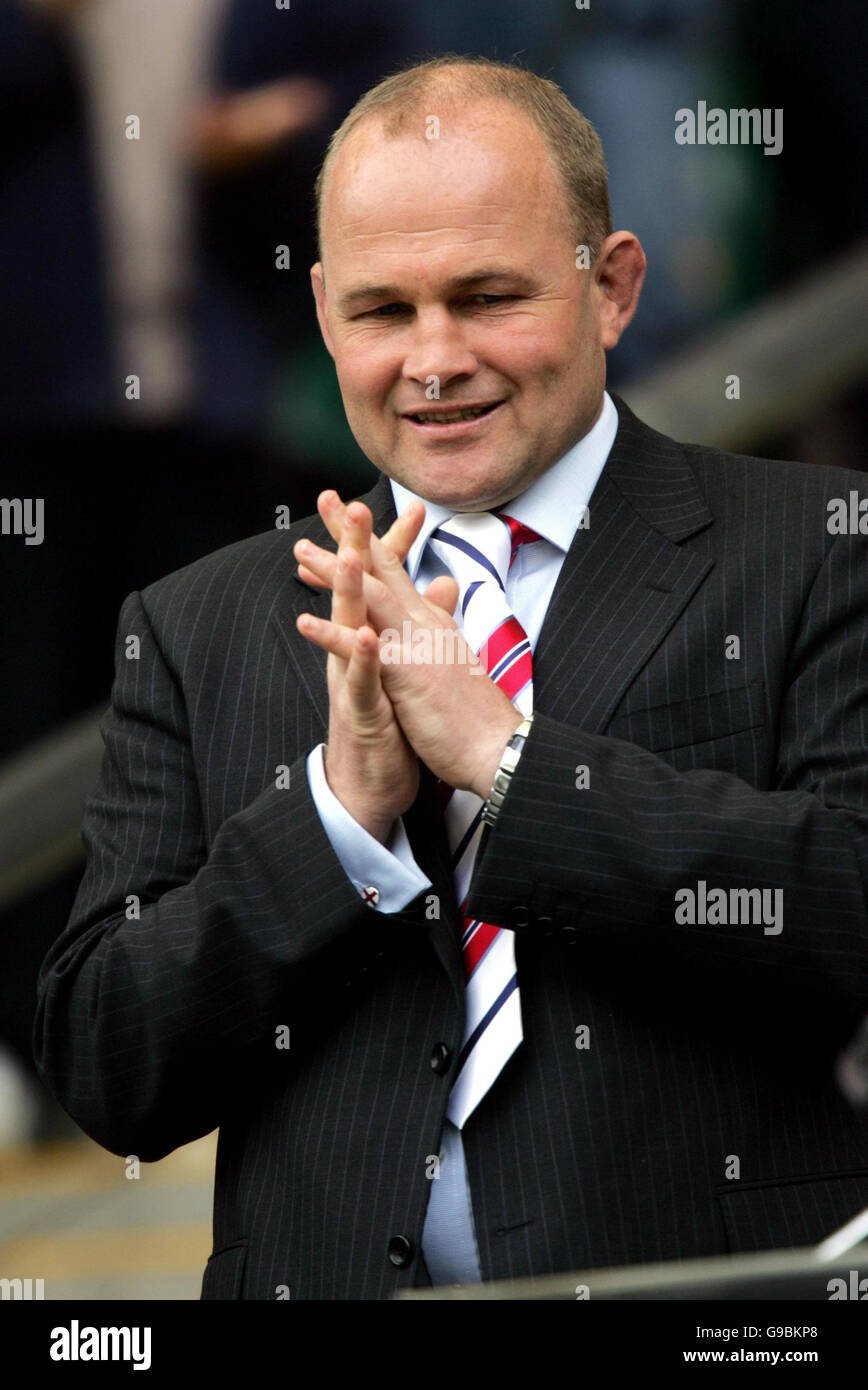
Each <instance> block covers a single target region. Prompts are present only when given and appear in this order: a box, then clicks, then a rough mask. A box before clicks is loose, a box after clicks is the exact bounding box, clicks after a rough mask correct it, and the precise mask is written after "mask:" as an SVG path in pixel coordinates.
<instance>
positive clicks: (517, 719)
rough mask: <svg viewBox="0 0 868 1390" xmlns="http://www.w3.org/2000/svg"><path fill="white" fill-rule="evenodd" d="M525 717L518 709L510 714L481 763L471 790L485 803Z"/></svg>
mask: <svg viewBox="0 0 868 1390" xmlns="http://www.w3.org/2000/svg"><path fill="white" fill-rule="evenodd" d="M523 719H524V715H522V714H519V712H518V710H517V709H513V710H512V711H511V713H508V714H507V715H506V716H505V718H504V721H503V723H502V724H500V725H499V727H498V732H497V736H496V737H495V738H494V739H493V740H492V742H491V744H490V746H489V748H488V751H487V752H486V755H485V758H484V759H483V760H482V761H481V762H480V764H479V766H478V768H477V770H476V774H475V776H474V779H473V781H472V783H471V787H470V790H471V791H473V792H475V793H476V795H477V796H478V797H480V798H481V799H482V800H483V801H487V800H488V796H489V793H490V791H491V788H492V785H493V783H494V776H495V773H496V772H497V769H498V768H499V767H500V763H501V759H502V758H503V755H504V752H505V751H506V745H507V744H508V743H509V740H510V739H511V738H512V736H513V734H514V733H515V731H516V729H518V728H519V726H520V725H521V723H522V720H523Z"/></svg>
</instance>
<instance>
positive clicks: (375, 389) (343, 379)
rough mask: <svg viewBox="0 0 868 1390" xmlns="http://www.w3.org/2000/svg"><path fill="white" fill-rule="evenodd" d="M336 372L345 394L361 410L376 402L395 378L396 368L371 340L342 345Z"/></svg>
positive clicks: (342, 392) (338, 354)
mask: <svg viewBox="0 0 868 1390" xmlns="http://www.w3.org/2000/svg"><path fill="white" fill-rule="evenodd" d="M335 371H336V373H337V378H338V383H339V385H340V388H341V394H342V395H343V397H344V399H345V400H347V401H350V400H351V401H353V402H354V403H355V405H356V408H357V409H358V410H363V409H365V408H366V407H367V408H370V407H371V406H372V405H376V404H377V402H378V401H380V400H381V399H382V397H383V395H384V394H385V393H386V392H387V391H388V390H389V388H390V386H391V384H392V382H393V381H394V367H393V365H392V364H391V363H390V362H388V361H387V359H386V354H385V353H383V352H382V351H381V350H380V351H378V350H377V348H376V347H375V346H372V345H370V344H368V343H365V344H364V345H362V344H361V343H359V344H353V343H349V344H342V345H341V348H340V350H339V351H337V352H336V353H335Z"/></svg>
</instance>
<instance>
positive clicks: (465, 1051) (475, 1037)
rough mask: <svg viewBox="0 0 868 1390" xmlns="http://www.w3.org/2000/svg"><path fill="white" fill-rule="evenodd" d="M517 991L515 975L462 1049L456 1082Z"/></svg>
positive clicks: (516, 977) (516, 976)
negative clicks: (493, 1023) (482, 1039)
mask: <svg viewBox="0 0 868 1390" xmlns="http://www.w3.org/2000/svg"><path fill="white" fill-rule="evenodd" d="M516 989H518V975H513V977H512V979H511V980H510V981H509V983H508V984H507V985H505V986H504V988H503V989H502V990H501V991H500V994H499V995H498V996H497V998H496V999H495V1001H494V1003H493V1004H492V1006H491V1008H490V1009H489V1010H488V1013H487V1014H485V1015H483V1017H482V1018H481V1019H480V1020H479V1022H478V1023H477V1025H476V1027H475V1028H474V1030H473V1032H472V1033H471V1034H470V1037H469V1038H468V1039H467V1042H466V1043H465V1044H464V1046H463V1047H462V1049H461V1053H460V1056H459V1058H458V1067H457V1070H456V1072H455V1080H457V1079H458V1075H459V1073H460V1071H461V1069H462V1067H463V1066H464V1063H465V1062H466V1061H467V1058H468V1057H469V1056H470V1054H471V1052H472V1051H473V1049H474V1047H475V1046H476V1044H477V1042H478V1041H479V1039H480V1038H481V1037H482V1034H483V1033H484V1032H485V1030H486V1028H487V1027H488V1025H489V1023H490V1022H491V1020H492V1019H493V1018H494V1016H495V1014H498V1013H499V1012H500V1010H501V1009H502V1008H503V1006H504V1004H505V1003H506V1001H507V999H508V998H509V996H510V995H511V994H512V993H513V991H514V990H516ZM452 1084H453V1085H454V1084H455V1081H453V1083H452Z"/></svg>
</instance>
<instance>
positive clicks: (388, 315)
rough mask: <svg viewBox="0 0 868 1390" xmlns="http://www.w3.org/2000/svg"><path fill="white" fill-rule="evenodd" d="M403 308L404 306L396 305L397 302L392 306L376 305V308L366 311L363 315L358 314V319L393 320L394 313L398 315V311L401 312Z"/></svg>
mask: <svg viewBox="0 0 868 1390" xmlns="http://www.w3.org/2000/svg"><path fill="white" fill-rule="evenodd" d="M404 307H405V306H404V305H403V304H398V303H397V302H396V303H394V304H378V305H377V307H376V309H366V310H365V312H364V313H362V314H359V318H360V319H370V318H384V319H393V318H394V317H395V314H396V313H400V311H401V310H402V309H403V308H404ZM390 311H392V312H390Z"/></svg>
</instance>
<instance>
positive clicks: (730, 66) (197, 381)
mask: <svg viewBox="0 0 868 1390" xmlns="http://www.w3.org/2000/svg"><path fill="white" fill-rule="evenodd" d="M279 4H280V0H146V3H142V0H0V116H2V128H3V131H4V142H3V148H4V150H5V153H0V257H2V277H0V429H2V440H3V449H2V472H0V494H2V497H4V498H8V499H12V498H43V499H44V508H45V536H44V540H43V542H42V544H41V545H27V544H25V539H24V536H22V535H14V534H8V535H5V534H4V535H0V622H2V638H0V1275H16V1276H19V1277H33V1278H43V1279H45V1281H46V1297H51V1298H66V1297H82V1298H128V1297H146V1298H197V1297H198V1295H199V1287H200V1282H201V1273H202V1269H203V1267H204V1263H205V1260H206V1258H207V1256H208V1253H209V1251H210V1213H211V1179H212V1175H213V1162H214V1148H215V1144H214V1136H209V1137H208V1138H207V1139H205V1140H202V1141H200V1142H199V1143H198V1144H195V1145H190V1146H188V1147H187V1148H186V1149H184V1150H179V1151H178V1152H177V1153H175V1154H173V1155H171V1156H170V1157H169V1158H168V1159H166V1160H164V1161H163V1162H162V1163H160V1164H153V1165H151V1164H149V1165H142V1170H141V1173H140V1174H139V1175H138V1176H137V1177H136V1176H135V1175H134V1174H131V1173H130V1172H129V1171H128V1170H127V1168H126V1167H125V1164H124V1161H123V1160H122V1159H119V1158H116V1157H114V1156H113V1155H110V1154H107V1153H106V1152H105V1151H103V1150H101V1149H99V1148H98V1147H97V1146H96V1145H94V1144H93V1143H92V1142H91V1141H89V1140H87V1139H86V1138H85V1137H84V1136H83V1135H81V1134H80V1133H79V1131H78V1130H77V1128H76V1127H75V1125H74V1124H73V1123H72V1121H70V1120H69V1119H67V1117H66V1116H65V1115H64V1114H63V1113H62V1112H61V1111H60V1109H59V1107H58V1106H57V1105H56V1103H55V1102H54V1101H53V1099H52V1098H51V1097H50V1096H49V1095H48V1094H47V1093H46V1092H45V1090H44V1088H43V1087H42V1085H41V1083H40V1082H39V1080H38V1078H37V1077H36V1075H35V1071H34V1068H33V1062H32V1057H31V1045H30V1036H31V1026H32V1019H33V1011H34V991H35V982H36V976H37V972H38V969H39V965H40V963H41V961H42V958H43V956H44V954H45V952H46V950H47V949H48V946H49V944H50V942H51V941H52V940H53V939H54V937H55V936H56V935H57V934H58V933H59V932H60V931H61V930H62V928H63V927H64V925H65V923H66V919H67V917H68V914H69V911H70V908H71V905H72V899H73V896H74V894H75V890H76V888H77V885H78V880H79V878H80V875H81V872H82V846H81V840H80V836H79V822H80V817H81V807H82V801H83V798H84V795H85V794H86V793H87V791H88V790H89V789H90V787H91V786H92V784H93V781H94V779H95V776H96V771H97V769H98V765H99V757H100V748H101V744H100V740H99V735H98V731H97V728H96V723H97V720H98V718H99V715H100V714H101V712H102V710H103V709H104V707H105V705H106V704H107V702H108V694H109V690H110V686H111V681H112V674H113V671H112V652H113V642H114V632H115V624H116V620H117V615H118V611H119V609H120V605H121V603H122V601H123V599H124V597H125V596H126V595H127V594H128V593H129V592H130V591H131V590H133V589H137V588H141V587H142V586H144V585H146V584H148V583H150V582H151V581H153V580H155V579H157V578H159V577H160V576H161V575H163V574H166V573H168V572H169V571H171V570H173V569H175V568H177V567H179V566H180V565H183V564H186V563H188V562H189V561H192V560H194V559H196V558H197V557H198V556H200V555H204V554H206V553H207V552H208V551H211V550H214V549H216V548H218V547H219V546H222V545H225V544H228V543H230V542H231V541H234V540H237V539H240V538H241V537H243V536H246V535H250V534H253V533H255V532H258V531H264V530H267V529H269V528H270V527H272V526H273V525H274V518H275V508H276V507H278V506H281V505H285V506H289V508H290V510H291V514H292V516H293V518H297V517H299V516H302V515H304V514H306V513H308V512H310V511H312V510H313V507H314V501H315V497H316V493H317V492H318V491H319V490H320V489H321V488H322V487H325V486H335V487H338V488H339V489H340V490H341V491H343V492H344V493H346V492H350V493H358V492H361V491H364V490H365V489H366V488H367V487H369V486H370V485H371V483H372V482H373V481H374V477H375V474H374V471H373V469H372V468H371V466H370V465H369V464H368V463H367V462H366V460H365V459H364V457H363V456H362V455H361V453H360V451H359V450H358V448H357V446H356V445H355V442H354V441H353V439H352V436H351V435H350V433H349V430H348V428H347V426H346V423H345V421H344V417H343V410H342V407H341V402H340V395H339V392H338V388H337V384H336V381H335V378H334V372H333V369H332V365H331V359H330V358H329V357H328V355H327V353H326V351H325V349H324V347H323V346H322V344H321V342H320V339H319V334H318V329H317V325H316V319H315V315H314V305H313V299H312V295H311V292H310V287H309V277H308V270H309V267H310V265H311V263H312V261H313V259H314V229H313V215H312V207H313V205H312V187H313V180H314V177H315V174H316V171H317V168H318V166H319V162H320V160H321V158H322V155H323V152H324V149H325V145H326V142H327V139H328V136H329V134H330V132H331V131H332V130H333V129H334V127H335V126H336V125H337V124H338V123H339V122H340V121H341V119H342V118H343V116H344V115H345V114H346V112H347V111H348V110H349V108H350V107H351V106H352V104H353V103H354V101H355V100H356V99H357V97H358V96H360V95H361V93H362V92H363V91H364V90H365V89H366V88H367V87H369V86H370V85H372V84H373V83H374V82H375V81H377V80H378V79H379V78H380V77H382V76H385V75H386V73H388V72H389V71H390V70H392V69H394V68H396V67H398V66H402V65H404V64H405V63H408V62H410V61H412V60H414V59H417V58H422V57H428V56H432V55H434V54H437V53H443V52H448V51H455V52H462V53H478V54H484V55H488V56H491V57H497V58H501V59H510V58H517V59H519V60H520V61H521V62H522V63H524V64H525V65H527V66H529V67H531V68H532V69H533V70H534V71H536V72H538V73H540V74H542V75H544V76H549V77H553V78H554V79H555V80H556V81H558V82H559V83H560V84H561V86H562V87H563V88H564V90H565V91H566V93H567V95H568V96H569V97H570V98H571V100H572V101H573V102H574V103H575V104H576V105H577V106H578V107H579V108H580V109H581V110H583V111H584V112H585V114H586V115H587V116H589V117H590V119H591V120H592V121H593V122H594V124H595V125H596V127H597V129H598V131H599V132H600V135H601V137H602V140H603V145H604V149H605V152H606V155H607V159H608V163H609V171H610V180H611V203H612V211H613V216H614V220H615V226H616V227H629V228H630V229H631V230H632V231H634V232H636V233H637V235H638V236H639V238H640V240H641V241H642V243H643V245H644V247H645V250H646V252H647V255H648V277H647V281H646V286H645V290H644V294H643V298H642V301H641V304H640V308H639V311H638V314H637V316H636V318H635V320H634V322H633V324H632V326H631V328H630V329H629V331H628V333H627V334H626V336H625V338H624V340H623V342H622V344H620V345H619V346H618V348H617V349H616V351H615V352H614V353H613V354H612V355H611V357H610V385H611V386H613V387H614V388H615V389H616V390H617V391H619V392H621V393H622V394H623V396H624V398H625V399H626V400H627V402H628V404H630V405H631V406H632V408H633V409H634V410H636V412H637V413H638V414H639V415H640V416H641V417H642V418H644V419H645V420H647V422H648V423H649V424H652V425H654V426H656V427H657V428H660V429H663V430H665V431H666V432H668V433H670V434H673V435H675V437H676V438H680V439H684V440H690V441H692V442H697V443H702V444H712V445H719V446H721V447H725V448H733V449H737V450H739V451H741V452H749V453H754V454H760V455H766V456H774V457H784V458H801V459H806V460H808V461H810V462H815V463H818V464H825V463H832V464H837V465H841V466H843V467H856V468H861V469H865V468H866V467H868V464H866V462H865V451H864V442H865V438H866V427H868V400H866V391H865V384H864V380H865V375H864V368H865V365H866V360H868V327H866V325H868V245H866V241H865V231H866V216H865V214H866V201H868V185H866V181H865V177H864V170H865V167H866V153H868V91H866V86H865V82H864V53H865V37H866V34H865V6H864V4H862V3H861V0H825V3H824V4H823V5H821V6H814V5H811V6H795V5H792V4H791V3H789V0H765V3H764V4H762V5H756V4H751V3H750V0H741V2H740V3H734V2H733V0H593V3H592V4H591V5H590V7H589V8H588V9H585V10H582V9H578V8H577V5H576V3H575V0H496V3H495V0H474V2H473V4H467V3H466V0H438V4H436V5H407V4H403V5H400V4H397V3H395V0H377V3H376V5H375V6H360V5H358V4H357V3H352V2H351V0H292V4H291V7H290V8H278V5H279ZM700 100H704V101H706V102H707V104H708V107H709V108H710V107H712V106H719V107H723V108H725V109H728V108H730V107H759V108H773V109H774V108H781V109H782V110H783V136H784V138H783V150H782V153H780V154H779V155H776V156H768V155H764V154H763V150H762V147H761V146H717V147H709V146H684V145H678V144H676V142H675V139H674V129H675V112H676V111H677V110H678V109H679V108H681V107H691V108H693V109H694V110H695V109H696V105H697V102H698V101H700ZM281 246H283V247H287V248H288V250H289V267H288V268H280V269H279V268H277V265H276V259H277V248H278V247H281ZM731 374H735V375H737V376H738V377H739V381H740V396H739V398H738V399H737V400H732V399H726V396H725V392H724V379H725V378H726V377H727V376H729V375H731ZM131 378H135V379H136V380H134V381H131Z"/></svg>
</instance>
